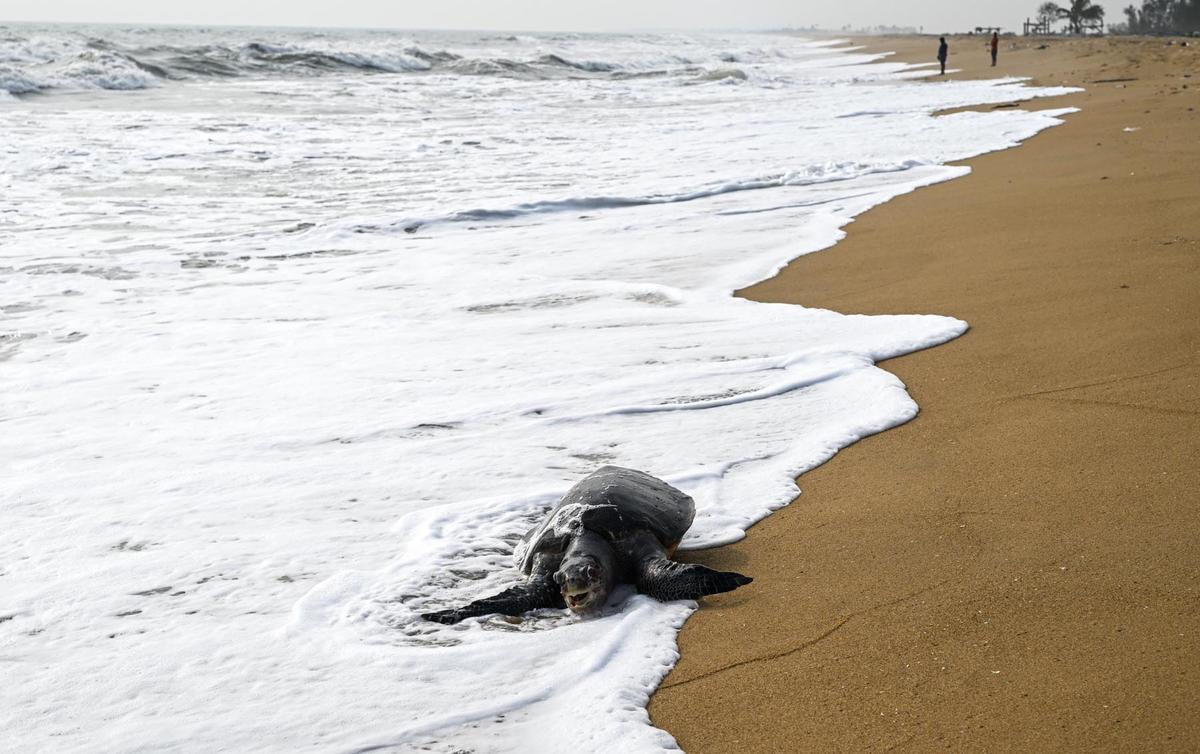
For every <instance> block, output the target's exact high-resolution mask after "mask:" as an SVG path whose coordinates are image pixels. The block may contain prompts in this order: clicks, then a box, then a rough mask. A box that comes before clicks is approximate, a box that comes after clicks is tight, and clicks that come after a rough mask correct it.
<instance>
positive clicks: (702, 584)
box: [637, 558, 754, 601]
mask: <svg viewBox="0 0 1200 754" xmlns="http://www.w3.org/2000/svg"><path fill="white" fill-rule="evenodd" d="M753 580H754V579H752V578H750V577H749V576H743V575H742V574H740V573H734V572H733V571H714V570H713V569H711V568H706V567H705V566H702V565H697V564H695V563H676V562H675V561H673V560H667V559H666V558H647V559H646V560H644V561H642V567H641V572H640V573H639V574H638V578H637V588H638V591H639V592H641V593H642V594H648V595H650V596H651V597H653V598H655V599H658V600H663V601H669V600H698V599H700V598H701V597H703V596H705V595H707V594H720V593H721V592H731V591H733V590H734V589H737V588H738V587H739V586H745V585H746V584H749V583H750V582H751V581H753Z"/></svg>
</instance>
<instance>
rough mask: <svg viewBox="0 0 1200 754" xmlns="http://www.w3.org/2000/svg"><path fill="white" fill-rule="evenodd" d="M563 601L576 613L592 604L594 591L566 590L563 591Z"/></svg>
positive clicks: (585, 589)
mask: <svg viewBox="0 0 1200 754" xmlns="http://www.w3.org/2000/svg"><path fill="white" fill-rule="evenodd" d="M563 599H564V600H566V602H567V607H569V608H571V609H572V610H574V611H575V612H579V611H580V610H583V609H585V608H587V606H588V605H589V604H591V602H592V590H590V589H587V588H584V589H566V590H564V591H563Z"/></svg>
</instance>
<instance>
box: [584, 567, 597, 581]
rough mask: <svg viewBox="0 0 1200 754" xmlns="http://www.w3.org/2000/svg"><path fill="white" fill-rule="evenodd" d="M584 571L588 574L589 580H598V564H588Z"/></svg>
mask: <svg viewBox="0 0 1200 754" xmlns="http://www.w3.org/2000/svg"><path fill="white" fill-rule="evenodd" d="M584 572H585V573H586V574H587V580H588V581H595V580H596V566H594V565H591V564H588V567H587V568H586V569H585V570H584Z"/></svg>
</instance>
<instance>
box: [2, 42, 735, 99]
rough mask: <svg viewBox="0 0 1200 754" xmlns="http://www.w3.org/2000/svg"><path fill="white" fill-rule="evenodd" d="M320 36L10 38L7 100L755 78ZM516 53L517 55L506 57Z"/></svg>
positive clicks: (716, 69)
mask: <svg viewBox="0 0 1200 754" xmlns="http://www.w3.org/2000/svg"><path fill="white" fill-rule="evenodd" d="M311 36H312V37H313V38H312V39H305V40H304V43H299V44H282V43H277V42H273V41H267V40H261V39H251V40H248V41H241V40H230V39H229V37H228V35H225V36H221V35H219V34H214V35H210V36H209V37H207V38H206V37H205V36H204V35H203V34H202V33H194V34H193V35H192V36H191V37H190V38H189V39H187V40H186V41H197V40H200V41H211V42H213V43H207V44H155V45H150V46H141V45H137V44H132V43H130V42H129V40H126V41H125V42H124V43H122V42H118V41H116V40H114V39H109V38H106V37H97V36H88V35H86V34H80V33H73V34H66V35H61V36H55V35H37V34H30V35H21V34H8V35H2V34H0V92H5V93H7V94H11V95H26V94H32V93H37V92H44V91H47V90H53V89H75V90H78V89H110V90H124V89H145V88H147V87H152V86H156V85H159V84H161V83H163V82H167V81H185V80H195V79H223V78H237V77H259V78H261V77H295V76H314V75H321V74H327V73H334V72H343V73H345V72H353V71H361V72H363V73H387V74H406V73H412V74H420V73H439V72H440V73H445V74H451V75H464V76H502V77H511V78H520V79H530V80H544V79H571V78H633V77H637V78H641V77H658V76H679V77H682V78H684V79H688V80H690V81H692V82H694V83H705V82H713V81H724V82H729V81H730V80H745V79H746V78H747V74H746V72H745V70H743V69H736V68H730V67H729V65H728V64H729V63H730V62H734V61H740V60H742V58H743V57H744V53H743V54H739V55H735V54H733V53H729V52H722V53H720V54H718V55H714V56H712V57H711V59H708V60H692V59H690V58H688V57H684V56H680V55H677V54H669V55H663V56H661V57H658V58H641V59H637V60H627V61H623V62H620V63H618V62H613V61H607V60H593V59H586V58H579V59H576V58H575V57H568V56H567V55H566V54H562V53H560V52H547V51H546V50H545V47H546V46H547V45H553V44H556V43H557V41H560V40H558V39H557V37H546V38H540V39H539V38H532V37H503V38H499V39H498V41H500V42H502V43H507V44H508V47H506V48H496V47H492V48H486V49H478V50H474V51H473V52H474V53H476V54H460V53H456V52H450V51H449V50H446V49H427V48H426V47H422V46H420V45H417V44H414V43H413V42H412V41H411V40H405V39H403V38H395V39H383V40H379V41H377V43H375V44H372V45H370V46H369V47H367V46H361V45H355V46H354V47H353V48H352V49H346V48H345V47H346V46H348V45H347V43H346V42H342V44H341V45H339V44H338V42H341V40H336V39H327V38H326V39H323V38H322V36H323V35H311ZM489 39H490V38H489ZM134 41H135V42H136V41H139V40H134ZM568 41H569V40H568ZM217 42H219V43H217ZM509 48H511V49H509ZM510 52H511V53H512V54H511V55H510V54H497V53H510Z"/></svg>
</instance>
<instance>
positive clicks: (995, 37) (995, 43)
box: [992, 31, 1000, 68]
mask: <svg viewBox="0 0 1200 754" xmlns="http://www.w3.org/2000/svg"><path fill="white" fill-rule="evenodd" d="M999 48H1000V32H998V31H994V32H992V67H993V68H995V67H996V50H998V49H999Z"/></svg>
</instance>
